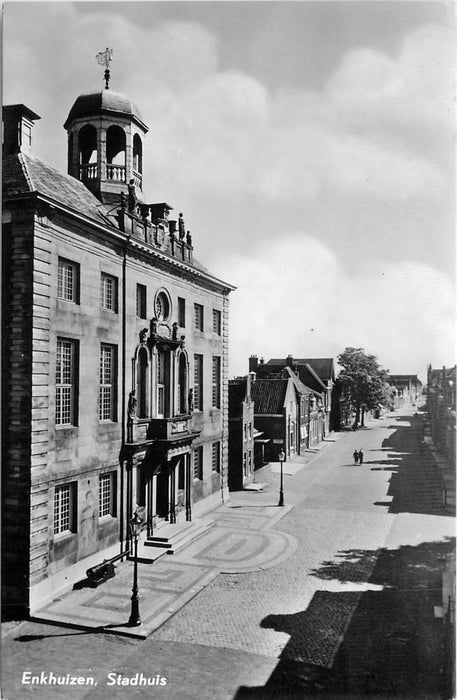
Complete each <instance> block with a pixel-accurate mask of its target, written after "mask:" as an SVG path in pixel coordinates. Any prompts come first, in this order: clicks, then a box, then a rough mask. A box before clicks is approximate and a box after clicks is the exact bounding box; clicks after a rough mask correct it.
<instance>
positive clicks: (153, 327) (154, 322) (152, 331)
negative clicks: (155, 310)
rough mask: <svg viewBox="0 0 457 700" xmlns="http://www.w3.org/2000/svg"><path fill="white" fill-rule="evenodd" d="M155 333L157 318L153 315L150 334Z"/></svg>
mask: <svg viewBox="0 0 457 700" xmlns="http://www.w3.org/2000/svg"><path fill="white" fill-rule="evenodd" d="M155 333H157V319H156V317H155V316H153V318H151V335H154V334H155Z"/></svg>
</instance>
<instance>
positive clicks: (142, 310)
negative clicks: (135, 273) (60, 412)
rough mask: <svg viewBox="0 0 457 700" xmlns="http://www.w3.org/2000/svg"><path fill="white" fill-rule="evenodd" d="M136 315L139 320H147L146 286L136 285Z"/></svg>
mask: <svg viewBox="0 0 457 700" xmlns="http://www.w3.org/2000/svg"><path fill="white" fill-rule="evenodd" d="M136 315H137V316H138V318H147V316H146V287H145V286H144V284H137V285H136Z"/></svg>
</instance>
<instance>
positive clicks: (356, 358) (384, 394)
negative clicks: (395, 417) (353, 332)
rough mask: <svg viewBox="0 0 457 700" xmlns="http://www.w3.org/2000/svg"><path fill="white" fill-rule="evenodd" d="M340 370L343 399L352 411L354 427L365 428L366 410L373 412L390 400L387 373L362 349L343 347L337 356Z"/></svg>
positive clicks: (339, 377)
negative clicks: (353, 413)
mask: <svg viewBox="0 0 457 700" xmlns="http://www.w3.org/2000/svg"><path fill="white" fill-rule="evenodd" d="M338 364H339V365H340V366H341V367H342V369H341V371H340V373H339V375H338V379H339V380H340V383H341V390H342V397H343V401H344V402H345V403H350V404H351V406H352V407H353V408H354V409H355V424H354V427H355V428H357V427H358V425H359V423H360V425H361V426H363V425H364V417H365V411H366V410H373V409H376V408H378V407H379V404H382V405H384V404H385V403H387V402H388V400H389V395H390V387H389V384H388V372H387V371H386V370H384V369H383V368H382V367H381V366H380V365H379V363H378V360H377V358H376V357H375V356H374V355H367V354H366V353H365V351H364V349H363V348H350V347H348V348H346V349H345V350H344V352H342V353H341V355H338Z"/></svg>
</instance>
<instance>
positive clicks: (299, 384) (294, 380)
mask: <svg viewBox="0 0 457 700" xmlns="http://www.w3.org/2000/svg"><path fill="white" fill-rule="evenodd" d="M284 369H285V371H286V372H287V374H288V376H289V377H290V378H291V380H292V383H293V385H294V387H295V388H296V390H297V391H298V393H299V394H303V395H305V396H308V395H309V394H311V393H313V392H312V389H309V388H308V387H307V386H305V385H304V384H303V382H302V381H301V380H300V379H299V377H297V375H296V374H295V372H294V371H293V370H292V369H291V368H290V367H285V368H284Z"/></svg>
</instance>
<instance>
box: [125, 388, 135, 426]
mask: <svg viewBox="0 0 457 700" xmlns="http://www.w3.org/2000/svg"><path fill="white" fill-rule="evenodd" d="M136 404H137V400H136V396H135V389H134V390H133V391H131V392H130V394H129V402H128V406H127V418H128V419H129V420H133V419H134V418H135V416H136Z"/></svg>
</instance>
